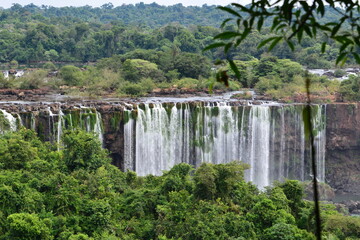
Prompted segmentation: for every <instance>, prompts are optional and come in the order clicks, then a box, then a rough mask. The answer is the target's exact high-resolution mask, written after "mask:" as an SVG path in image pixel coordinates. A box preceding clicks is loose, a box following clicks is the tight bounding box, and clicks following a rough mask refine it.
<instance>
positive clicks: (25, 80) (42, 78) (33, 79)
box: [19, 70, 47, 89]
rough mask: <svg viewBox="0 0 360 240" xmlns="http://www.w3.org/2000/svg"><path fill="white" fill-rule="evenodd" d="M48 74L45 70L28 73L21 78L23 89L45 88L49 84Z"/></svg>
mask: <svg viewBox="0 0 360 240" xmlns="http://www.w3.org/2000/svg"><path fill="white" fill-rule="evenodd" d="M46 77H47V72H46V71H45V70H37V71H33V72H30V73H27V74H26V75H24V76H23V77H21V78H19V80H20V81H21V84H20V88H21V89H38V88H41V87H44V86H45V85H46V83H47V79H46Z"/></svg>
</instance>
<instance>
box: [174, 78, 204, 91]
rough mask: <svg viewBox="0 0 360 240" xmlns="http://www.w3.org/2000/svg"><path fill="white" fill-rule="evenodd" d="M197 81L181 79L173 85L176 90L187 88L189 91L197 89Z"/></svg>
mask: <svg viewBox="0 0 360 240" xmlns="http://www.w3.org/2000/svg"><path fill="white" fill-rule="evenodd" d="M198 84H199V80H197V79H194V78H182V79H180V80H178V81H176V82H175V85H176V86H177V87H178V88H189V89H195V88H197V87H198Z"/></svg>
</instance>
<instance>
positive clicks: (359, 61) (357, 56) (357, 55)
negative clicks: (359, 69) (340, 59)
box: [352, 52, 360, 64]
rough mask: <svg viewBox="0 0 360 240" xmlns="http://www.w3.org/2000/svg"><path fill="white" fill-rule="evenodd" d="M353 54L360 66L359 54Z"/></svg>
mask: <svg viewBox="0 0 360 240" xmlns="http://www.w3.org/2000/svg"><path fill="white" fill-rule="evenodd" d="M352 54H353V56H354V58H355V60H356V62H357V63H358V64H360V56H359V54H357V53H356V52H353V53H352Z"/></svg>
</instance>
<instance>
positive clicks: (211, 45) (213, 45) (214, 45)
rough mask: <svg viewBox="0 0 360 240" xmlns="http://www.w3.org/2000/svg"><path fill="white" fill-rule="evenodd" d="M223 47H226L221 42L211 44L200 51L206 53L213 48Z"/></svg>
mask: <svg viewBox="0 0 360 240" xmlns="http://www.w3.org/2000/svg"><path fill="white" fill-rule="evenodd" d="M225 45H226V43H223V42H218V43H213V44H210V45H208V46H206V47H205V48H204V49H203V50H202V51H203V52H205V51H208V50H211V49H214V48H219V47H223V46H225Z"/></svg>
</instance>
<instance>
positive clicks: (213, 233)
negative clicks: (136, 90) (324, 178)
mask: <svg viewBox="0 0 360 240" xmlns="http://www.w3.org/2000/svg"><path fill="white" fill-rule="evenodd" d="M0 142H1V144H0V173H1V174H0V193H1V194H0V199H1V201H0V203H1V204H0V223H1V224H0V239H14V240H15V239H21V240H27V239H28V240H30V239H64V240H65V239H66V240H68V239H71V240H75V239H76V240H80V239H83V240H84V239H162V240H165V239H184V240H185V239H189V240H190V239H191V240H194V239H247V240H250V239H254V240H255V239H264V240H265V239H266V240H311V239H315V238H314V235H313V232H314V226H315V225H314V215H313V204H312V202H311V201H307V200H304V199H303V197H304V191H303V185H302V184H301V183H300V182H297V181H295V180H288V181H286V182H284V183H277V184H275V185H274V186H273V187H268V188H266V189H264V190H263V191H259V190H258V189H257V188H256V186H254V185H253V184H252V183H249V182H246V181H244V171H246V169H248V167H249V166H247V165H246V164H243V163H240V162H231V163H228V164H217V165H213V164H207V163H204V164H202V165H201V166H200V167H199V168H198V169H196V170H194V169H193V167H192V166H190V165H188V164H184V163H183V164H179V165H176V166H174V167H173V168H172V169H171V170H169V171H167V172H164V174H163V175H162V176H152V175H149V176H146V177H138V176H137V175H136V174H135V173H134V172H131V171H130V172H122V171H120V170H119V169H117V168H116V167H115V166H112V165H111V164H110V159H109V158H108V157H107V155H108V152H107V151H106V150H104V149H102V147H101V143H100V142H99V139H98V137H96V136H93V135H92V134H90V133H86V132H82V131H80V130H78V131H73V132H67V133H65V134H64V136H63V139H62V145H61V146H60V151H58V150H57V149H58V146H56V145H52V144H49V143H44V142H41V141H40V140H39V139H38V137H37V136H36V135H35V133H34V132H32V131H31V130H25V129H23V130H21V131H19V132H14V133H7V134H4V135H2V136H0ZM321 208H322V215H321V217H322V219H323V228H324V233H323V234H324V239H356V238H357V237H359V234H360V233H359V229H360V218H357V217H350V216H345V215H344V214H343V213H339V212H337V211H336V209H335V206H333V205H331V204H326V203H323V204H322V205H321Z"/></svg>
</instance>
